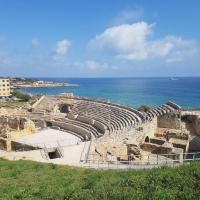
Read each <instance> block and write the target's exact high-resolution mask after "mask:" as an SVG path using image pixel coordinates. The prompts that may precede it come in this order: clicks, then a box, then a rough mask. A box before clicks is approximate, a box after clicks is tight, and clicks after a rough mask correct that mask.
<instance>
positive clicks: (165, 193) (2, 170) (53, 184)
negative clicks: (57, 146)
mask: <svg viewBox="0 0 200 200" xmlns="http://www.w3.org/2000/svg"><path fill="white" fill-rule="evenodd" d="M0 185H1V187H0V194H1V196H0V199H5V200H12V199H20V200H21V199H28V200H34V199H35V200H38V199H42V200H46V199H49V200H50V199H62V200H64V199H81V200H84V199H85V200H88V199H95V200H96V199H97V200H98V199H99V200H104V199H119V200H121V199H127V200H128V199H138V200H139V199H155V200H160V199H162V200H163V199H170V200H175V199H188V200H189V199H191V200H195V199H200V164H199V163H193V164H191V165H185V166H180V167H176V168H167V167H165V168H160V169H151V170H141V171H134V170H127V171H117V170H116V171H115V170H104V171H103V170H90V169H82V168H75V167H67V166H58V165H53V164H43V163H37V162H33V161H22V160H20V161H6V160H1V161H0Z"/></svg>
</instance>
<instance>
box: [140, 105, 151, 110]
mask: <svg viewBox="0 0 200 200" xmlns="http://www.w3.org/2000/svg"><path fill="white" fill-rule="evenodd" d="M149 110H151V108H150V107H149V106H148V105H141V106H140V107H139V108H138V111H140V112H148V111H149Z"/></svg>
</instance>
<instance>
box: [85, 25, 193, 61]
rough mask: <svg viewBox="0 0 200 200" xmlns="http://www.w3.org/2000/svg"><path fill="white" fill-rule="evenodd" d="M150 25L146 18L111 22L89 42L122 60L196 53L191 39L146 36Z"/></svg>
mask: <svg viewBox="0 0 200 200" xmlns="http://www.w3.org/2000/svg"><path fill="white" fill-rule="evenodd" d="M153 28H154V24H147V23H146V22H138V23H134V24H123V25H119V26H113V27H110V28H108V29H106V30H105V31H104V32H103V33H101V34H99V35H97V36H96V38H95V39H93V40H91V41H90V43H89V46H90V47H92V48H95V49H101V50H104V51H105V50H106V51H109V52H112V53H113V54H114V55H115V56H116V57H118V58H121V59H124V60H147V59H154V58H165V60H166V61H169V60H170V59H171V60H172V59H173V61H175V60H176V61H181V60H183V59H185V58H187V57H189V56H193V55H194V54H196V53H197V46H196V44H195V42H194V41H191V40H184V39H182V38H181V37H176V36H166V37H164V38H161V39H158V40H152V39H150V36H152V34H153Z"/></svg>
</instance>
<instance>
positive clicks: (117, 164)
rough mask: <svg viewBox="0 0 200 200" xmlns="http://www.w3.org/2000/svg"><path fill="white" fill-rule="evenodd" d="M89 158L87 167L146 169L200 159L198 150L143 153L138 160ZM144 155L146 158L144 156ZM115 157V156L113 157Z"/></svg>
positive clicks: (171, 165)
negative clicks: (176, 152) (179, 152)
mask: <svg viewBox="0 0 200 200" xmlns="http://www.w3.org/2000/svg"><path fill="white" fill-rule="evenodd" d="M91 157H92V156H91V155H90V159H88V160H87V162H86V163H85V164H84V165H83V167H87V168H95V169H148V168H155V167H161V166H170V167H174V166H178V165H182V164H188V163H190V162H193V161H200V152H195V153H183V154H145V155H142V157H143V159H141V160H140V159H138V160H128V159H127V160H116V159H112V156H111V157H110V159H109V160H101V159H91ZM145 157H146V158H145ZM115 158H116V157H115Z"/></svg>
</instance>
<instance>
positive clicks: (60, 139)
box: [15, 128, 80, 148]
mask: <svg viewBox="0 0 200 200" xmlns="http://www.w3.org/2000/svg"><path fill="white" fill-rule="evenodd" d="M15 141H16V142H20V143H23V144H28V145H32V146H38V147H44V146H45V147H47V148H50V147H57V146H58V144H59V145H60V146H62V147H65V146H70V145H75V144H77V143H79V142H80V139H79V138H78V137H76V136H75V135H73V134H71V133H68V132H64V131H60V130H55V129H50V128H49V129H45V130H41V131H39V132H37V133H34V134H31V135H26V136H22V137H19V138H17V139H15Z"/></svg>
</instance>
